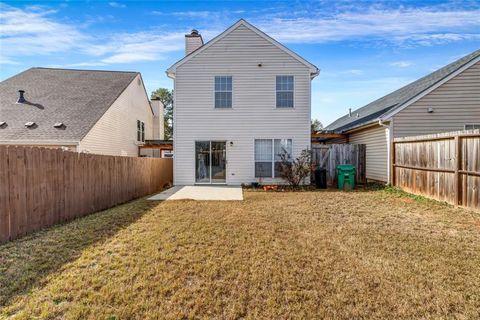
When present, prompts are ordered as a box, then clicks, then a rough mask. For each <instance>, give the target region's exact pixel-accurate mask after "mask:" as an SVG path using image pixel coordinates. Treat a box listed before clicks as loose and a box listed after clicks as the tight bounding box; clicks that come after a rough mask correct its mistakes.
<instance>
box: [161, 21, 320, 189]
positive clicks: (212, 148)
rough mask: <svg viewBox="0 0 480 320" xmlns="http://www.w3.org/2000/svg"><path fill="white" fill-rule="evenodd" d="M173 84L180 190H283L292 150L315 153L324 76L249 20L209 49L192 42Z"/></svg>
mask: <svg viewBox="0 0 480 320" xmlns="http://www.w3.org/2000/svg"><path fill="white" fill-rule="evenodd" d="M185 43H186V46H185V48H186V56H185V57H184V58H183V59H181V60H180V61H178V62H177V63H175V64H174V65H173V66H171V67H170V68H169V69H168V70H167V75H168V76H169V77H170V78H172V79H173V80H174V92H175V94H174V99H175V108H174V139H173V140H174V150H175V155H174V184H176V185H193V184H228V185H239V184H242V183H251V182H255V181H259V180H262V181H263V182H264V183H281V182H282V180H281V179H280V177H279V173H278V170H277V166H276V164H277V163H278V162H279V160H280V157H279V154H280V153H281V152H282V150H286V151H287V152H288V153H289V154H290V155H291V157H297V156H299V154H300V153H301V151H302V150H304V149H308V148H310V114H311V110H310V104H311V101H310V100H311V81H312V79H313V78H314V77H316V76H317V75H318V74H319V69H318V68H317V67H316V66H314V65H313V64H311V63H310V62H308V61H306V60H305V59H303V58H302V57H300V56H299V55H297V54H296V53H294V52H292V51H291V50H289V49H288V48H286V47H285V46H283V45H282V44H280V43H279V42H277V41H276V40H274V39H272V38H271V37H269V36H268V35H266V34H265V33H263V32H262V31H260V30H259V29H257V28H256V27H254V26H253V25H251V24H250V23H248V22H246V21H245V20H240V21H238V22H237V23H235V24H234V25H232V26H231V27H230V28H228V29H227V30H225V31H224V32H223V33H221V34H220V35H218V36H217V37H215V38H214V39H212V40H211V41H209V42H208V43H206V44H204V43H203V39H202V37H201V35H200V34H199V33H198V31H196V30H193V31H192V33H191V34H189V35H186V37H185Z"/></svg>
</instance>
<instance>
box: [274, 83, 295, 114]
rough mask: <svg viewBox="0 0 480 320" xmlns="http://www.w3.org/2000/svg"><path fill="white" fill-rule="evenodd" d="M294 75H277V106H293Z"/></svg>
mask: <svg viewBox="0 0 480 320" xmlns="http://www.w3.org/2000/svg"><path fill="white" fill-rule="evenodd" d="M293 87H294V86H293V76H277V108H293Z"/></svg>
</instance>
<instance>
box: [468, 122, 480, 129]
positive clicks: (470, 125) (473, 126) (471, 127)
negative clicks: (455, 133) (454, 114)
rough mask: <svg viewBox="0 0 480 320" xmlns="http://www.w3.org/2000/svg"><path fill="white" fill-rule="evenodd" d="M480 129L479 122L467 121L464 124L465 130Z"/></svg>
mask: <svg viewBox="0 0 480 320" xmlns="http://www.w3.org/2000/svg"><path fill="white" fill-rule="evenodd" d="M473 129H480V123H469V124H466V125H465V130H473Z"/></svg>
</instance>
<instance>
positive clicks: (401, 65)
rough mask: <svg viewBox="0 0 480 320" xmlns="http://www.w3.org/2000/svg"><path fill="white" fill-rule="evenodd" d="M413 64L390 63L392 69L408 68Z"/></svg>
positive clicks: (404, 62) (408, 62) (405, 62)
mask: <svg viewBox="0 0 480 320" xmlns="http://www.w3.org/2000/svg"><path fill="white" fill-rule="evenodd" d="M412 64H413V63H411V62H410V61H395V62H392V63H390V65H391V66H392V67H398V68H407V67H410V66H411V65H412Z"/></svg>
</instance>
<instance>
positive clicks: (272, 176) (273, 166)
mask: <svg viewBox="0 0 480 320" xmlns="http://www.w3.org/2000/svg"><path fill="white" fill-rule="evenodd" d="M256 140H270V141H271V142H272V151H271V155H272V160H271V163H272V175H271V176H270V177H257V175H256V173H255V165H256V163H257V162H267V161H257V160H256V159H255V141H256ZM275 140H290V141H291V149H292V150H291V154H290V158H291V159H293V138H253V176H254V178H255V179H281V177H276V176H275V163H276V162H279V161H276V160H275Z"/></svg>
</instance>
